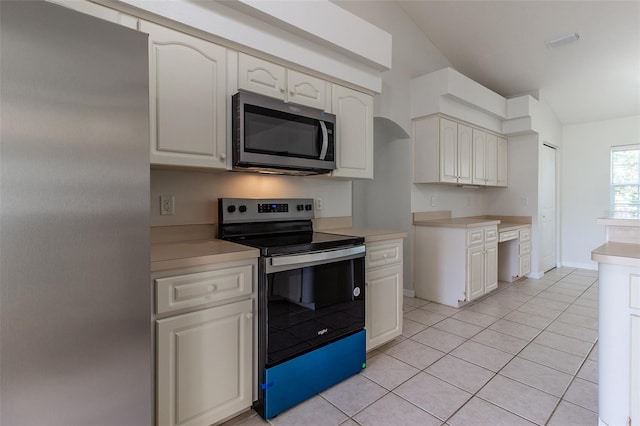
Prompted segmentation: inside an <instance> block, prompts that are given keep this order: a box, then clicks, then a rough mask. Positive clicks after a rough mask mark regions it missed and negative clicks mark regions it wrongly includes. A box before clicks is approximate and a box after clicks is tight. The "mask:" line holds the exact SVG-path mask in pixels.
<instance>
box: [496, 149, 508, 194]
mask: <svg viewBox="0 0 640 426" xmlns="http://www.w3.org/2000/svg"><path fill="white" fill-rule="evenodd" d="M508 149H509V147H508V145H507V140H506V139H505V138H501V137H498V167H497V169H498V177H497V178H498V183H497V185H498V186H505V187H506V186H507V184H508V183H509V167H508V157H509V155H508V153H509V152H508Z"/></svg>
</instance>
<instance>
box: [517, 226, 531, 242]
mask: <svg viewBox="0 0 640 426" xmlns="http://www.w3.org/2000/svg"><path fill="white" fill-rule="evenodd" d="M530 240H531V228H524V229H521V230H520V242H523V241H530Z"/></svg>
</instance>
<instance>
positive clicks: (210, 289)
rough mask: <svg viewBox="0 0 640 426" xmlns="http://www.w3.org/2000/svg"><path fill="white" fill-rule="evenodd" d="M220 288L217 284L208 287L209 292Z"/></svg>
mask: <svg viewBox="0 0 640 426" xmlns="http://www.w3.org/2000/svg"><path fill="white" fill-rule="evenodd" d="M217 289H218V287H217V286H216V285H213V284H211V285H210V286H209V288H208V290H209V293H213V292H214V291H216V290H217Z"/></svg>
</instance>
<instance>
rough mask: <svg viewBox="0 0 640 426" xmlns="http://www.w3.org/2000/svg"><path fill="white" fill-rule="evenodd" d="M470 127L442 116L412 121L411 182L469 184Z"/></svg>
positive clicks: (470, 158)
mask: <svg viewBox="0 0 640 426" xmlns="http://www.w3.org/2000/svg"><path fill="white" fill-rule="evenodd" d="M472 152H473V149H472V128H471V127H470V126H466V125H464V124H461V123H457V122H456V121H453V120H448V119H446V118H444V117H438V116H432V117H424V118H419V119H416V120H414V123H413V181H414V182H415V183H432V182H441V183H454V184H459V185H466V184H470V183H471V181H472V171H473V164H472Z"/></svg>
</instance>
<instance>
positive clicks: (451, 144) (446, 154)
mask: <svg viewBox="0 0 640 426" xmlns="http://www.w3.org/2000/svg"><path fill="white" fill-rule="evenodd" d="M440 182H451V183H456V182H458V124H457V123H456V122H455V121H451V120H447V119H444V118H441V119H440Z"/></svg>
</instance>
